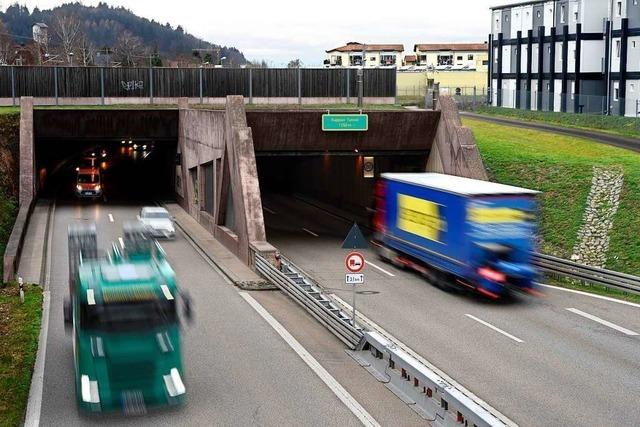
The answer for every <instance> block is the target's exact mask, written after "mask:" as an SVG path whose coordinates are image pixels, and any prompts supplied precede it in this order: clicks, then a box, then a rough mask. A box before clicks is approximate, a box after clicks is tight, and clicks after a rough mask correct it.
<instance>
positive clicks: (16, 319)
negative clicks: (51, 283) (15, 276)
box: [0, 284, 42, 426]
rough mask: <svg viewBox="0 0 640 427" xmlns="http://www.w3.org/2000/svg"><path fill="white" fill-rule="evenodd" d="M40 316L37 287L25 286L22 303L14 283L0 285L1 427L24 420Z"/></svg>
mask: <svg viewBox="0 0 640 427" xmlns="http://www.w3.org/2000/svg"><path fill="white" fill-rule="evenodd" d="M41 319H42V290H41V288H40V287H39V286H36V285H27V286H26V292H25V301H24V304H22V303H21V302H20V297H19V293H18V286H17V285H15V284H12V285H10V286H7V287H6V288H4V289H3V288H0V426H18V425H20V424H21V423H22V421H23V420H22V418H23V416H24V412H25V410H26V406H27V398H28V396H29V387H30V385H31V373H32V370H33V364H34V362H35V358H36V352H37V350H38V336H39V333H40V322H41Z"/></svg>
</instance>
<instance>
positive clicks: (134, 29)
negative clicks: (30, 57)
mask: <svg viewBox="0 0 640 427" xmlns="http://www.w3.org/2000/svg"><path fill="white" fill-rule="evenodd" d="M177 7H179V6H177ZM60 15H63V16H74V18H75V19H77V20H78V21H80V28H81V30H82V31H83V32H84V34H85V35H86V37H87V39H88V40H89V42H91V43H92V44H93V45H94V46H95V47H96V48H97V49H101V48H103V47H105V46H106V47H115V46H116V45H117V44H118V42H119V38H121V36H122V34H125V33H126V34H129V33H130V34H131V35H132V36H134V37H137V38H139V39H140V41H141V42H142V44H143V45H144V47H145V48H146V49H147V50H150V51H157V52H158V53H159V54H160V55H161V56H162V57H164V58H167V59H174V58H179V57H185V56H187V55H191V54H192V52H193V49H215V48H218V47H220V46H218V45H215V44H213V43H209V42H207V41H204V40H202V39H199V38H197V37H195V36H193V35H191V34H189V33H186V32H185V31H184V29H183V28H182V27H181V26H179V25H178V26H177V27H176V28H173V27H172V26H171V25H170V24H168V23H166V24H161V23H159V22H156V21H154V20H149V19H146V18H143V17H140V16H137V15H135V14H134V13H133V12H131V11H130V10H128V9H125V8H123V7H111V6H109V5H107V4H106V3H99V4H98V6H95V7H93V6H84V5H82V4H80V3H68V4H63V5H61V6H58V7H55V8H53V9H47V10H40V9H38V8H35V9H33V11H31V12H30V11H29V10H28V8H27V7H25V6H20V5H18V4H14V5H12V6H9V7H8V8H7V10H6V12H4V13H2V12H0V22H4V29H5V31H6V32H7V33H9V34H11V35H12V37H13V38H14V40H15V41H16V42H18V43H22V42H25V41H26V40H29V39H31V37H32V29H31V27H32V25H33V24H34V23H37V22H44V23H45V24H47V25H48V26H49V27H50V29H49V36H50V38H51V43H55V31H53V27H54V26H55V21H56V16H60ZM220 48H221V50H220V54H219V56H224V57H226V60H225V64H227V63H228V64H232V65H239V64H244V63H246V62H247V61H246V59H245V57H244V55H243V54H242V52H240V51H238V50H237V49H236V48H234V47H226V46H225V47H220ZM213 56H214V58H213V59H214V60H215V57H216V56H218V55H217V53H216V54H214V55H213Z"/></svg>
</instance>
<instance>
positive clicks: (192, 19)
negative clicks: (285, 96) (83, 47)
mask: <svg viewBox="0 0 640 427" xmlns="http://www.w3.org/2000/svg"><path fill="white" fill-rule="evenodd" d="M12 2H13V1H11V3H12ZM98 2H99V0H85V1H82V2H81V3H83V4H85V5H96V4H98ZM106 2H107V3H108V4H110V5H114V6H115V5H118V6H124V7H126V8H128V9H131V10H132V11H133V12H134V13H136V14H137V15H141V16H144V17H146V18H149V19H155V20H156V21H159V22H162V23H165V22H169V23H171V25H173V26H174V27H175V26H176V25H182V27H183V28H185V30H186V31H188V32H190V33H192V34H195V35H196V36H199V37H202V38H204V39H205V40H208V41H211V42H214V43H218V44H222V45H227V46H236V47H237V48H238V49H240V50H241V51H243V52H244V54H245V56H246V57H247V58H248V59H266V60H267V61H269V62H270V63H271V64H272V65H273V66H280V65H283V64H286V63H287V62H288V61H289V60H290V59H293V58H297V57H299V58H301V59H302V61H303V62H304V63H305V64H306V65H320V64H321V63H322V60H323V59H324V57H325V54H324V51H325V50H326V49H330V48H333V47H336V46H340V45H342V44H344V43H346V42H348V41H358V42H366V43H403V44H404V46H405V50H412V49H413V44H414V43H429V42H482V41H484V40H486V38H487V34H488V33H489V31H490V27H489V26H490V15H489V7H490V6H496V5H500V4H507V3H512V2H513V0H399V1H395V2H389V1H379V0H368V1H362V0H361V1H348V0H323V1H321V2H305V1H300V0H272V1H264V0H233V1H220V0H217V1H216V0H214V1H211V0H209V1H203V0H179V1H175V0H172V1H166V0H107V1H106ZM19 3H20V4H26V5H27V6H28V7H29V9H32V8H33V7H35V6H38V7H39V8H41V9H47V8H50V7H53V6H56V5H59V4H61V3H62V1H60V0H19ZM0 4H1V5H2V6H3V9H4V8H6V7H7V6H8V5H9V4H10V1H7V0H4V1H2V2H1V3H0Z"/></svg>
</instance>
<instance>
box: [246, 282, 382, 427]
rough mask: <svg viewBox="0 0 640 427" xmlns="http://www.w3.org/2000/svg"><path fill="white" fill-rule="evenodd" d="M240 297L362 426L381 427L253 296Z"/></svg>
mask: <svg viewBox="0 0 640 427" xmlns="http://www.w3.org/2000/svg"><path fill="white" fill-rule="evenodd" d="M239 293H240V296H241V297H242V298H243V299H244V300H245V301H246V302H247V303H249V305H250V306H251V307H253V309H254V310H255V311H256V312H258V314H259V315H260V316H262V318H263V319H264V320H266V322H267V323H268V324H269V326H271V327H272V328H273V329H274V330H275V331H276V332H277V333H278V335H280V336H281V337H282V339H283V340H285V342H286V343H287V344H288V345H289V347H291V349H292V350H293V351H295V352H296V353H297V354H298V356H300V358H301V359H302V360H303V361H304V363H306V364H307V366H309V368H311V369H312V370H313V372H314V373H315V374H316V375H317V376H318V377H319V378H320V379H321V380H322V381H323V382H324V383H325V384H326V385H327V386H328V387H329V388H330V389H331V391H332V392H333V393H334V394H335V395H336V396H337V397H338V399H340V400H341V401H342V403H344V404H345V406H346V407H347V408H349V410H350V411H351V412H352V413H353V415H355V416H356V417H358V419H359V420H360V422H361V423H362V425H365V426H379V425H380V424H378V422H377V421H376V420H375V418H373V417H372V416H371V414H369V413H368V412H367V410H366V409H364V408H363V407H362V405H360V403H358V401H357V400H356V399H354V397H353V396H351V394H349V392H348V391H347V390H345V388H344V387H342V385H340V383H339V382H338V381H337V380H336V379H335V378H333V377H332V376H331V374H330V373H329V372H327V370H326V369H324V368H323V367H322V365H321V364H320V363H318V361H317V360H316V359H315V358H314V357H313V356H312V355H311V354H310V353H309V352H308V351H307V350H306V349H305V348H304V347H303V346H302V345H301V344H300V343H299V342H298V340H296V339H295V338H294V337H293V336H292V335H291V334H290V333H289V331H287V330H286V329H285V328H284V326H282V325H281V324H280V322H278V321H277V320H276V319H275V318H274V317H273V316H272V315H271V314H270V313H269V312H268V311H267V310H266V309H265V308H264V307H263V306H262V305H261V304H260V303H259V302H258V301H256V300H255V299H254V298H253V297H252V296H251V295H249V294H248V293H246V292H239Z"/></svg>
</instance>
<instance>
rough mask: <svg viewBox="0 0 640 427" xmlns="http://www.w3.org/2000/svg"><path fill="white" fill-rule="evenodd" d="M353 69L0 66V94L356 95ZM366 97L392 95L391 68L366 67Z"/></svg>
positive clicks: (64, 96) (87, 95)
mask: <svg viewBox="0 0 640 427" xmlns="http://www.w3.org/2000/svg"><path fill="white" fill-rule="evenodd" d="M357 71H358V70H356V69H324V68H320V69H312V68H300V69H297V68H283V69H278V68H253V69H249V68H244V69H237V68H101V67H20V66H3V67H0V98H19V97H21V96H34V97H52V98H76V97H93V98H100V97H102V98H109V97H147V98H152V99H153V98H169V97H171V98H173V97H190V98H209V97H216V98H217V97H224V96H227V95H243V96H245V97H247V98H250V99H251V98H253V97H260V98H282V97H291V98H295V97H299V98H310V97H313V98H336V97H351V98H356V97H357V94H358V82H357ZM363 81H364V89H363V90H364V96H365V97H394V96H395V95H396V70H395V69H365V70H364V76H363Z"/></svg>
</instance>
